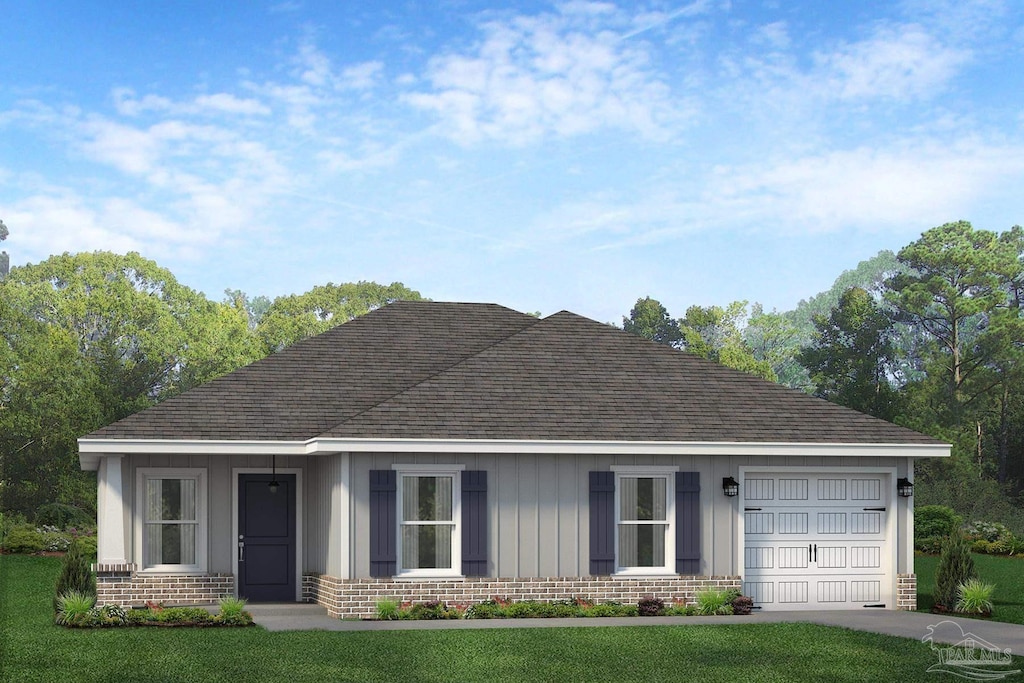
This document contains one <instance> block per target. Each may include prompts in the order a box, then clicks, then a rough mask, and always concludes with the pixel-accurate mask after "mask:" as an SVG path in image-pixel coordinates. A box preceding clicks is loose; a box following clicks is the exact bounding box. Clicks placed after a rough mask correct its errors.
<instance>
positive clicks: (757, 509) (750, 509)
mask: <svg viewBox="0 0 1024 683" xmlns="http://www.w3.org/2000/svg"><path fill="white" fill-rule="evenodd" d="M760 510H761V508H743V511H744V512H754V511H760Z"/></svg>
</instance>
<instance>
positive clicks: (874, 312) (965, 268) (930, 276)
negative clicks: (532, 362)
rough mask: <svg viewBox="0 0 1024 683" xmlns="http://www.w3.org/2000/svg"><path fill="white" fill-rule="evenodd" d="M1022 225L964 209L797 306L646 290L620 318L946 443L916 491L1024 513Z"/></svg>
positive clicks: (647, 333) (972, 507) (1023, 517)
mask: <svg viewBox="0 0 1024 683" xmlns="http://www.w3.org/2000/svg"><path fill="white" fill-rule="evenodd" d="M1022 305H1024V230H1022V229H1021V227H1020V226H1014V227H1012V228H1010V229H1009V230H1007V231H1005V232H1002V233H997V232H992V231H988V230H979V229H975V228H974V227H973V226H972V225H971V224H970V223H968V222H966V221H959V222H955V223H947V224H945V225H941V226H938V227H936V228H933V229H931V230H928V231H926V232H925V233H923V234H922V235H921V237H920V238H919V239H918V240H916V241H914V242H912V243H911V244H908V245H907V246H905V247H904V248H903V249H901V250H900V251H899V252H898V253H897V254H893V253H892V252H888V251H884V252H881V253H880V254H879V255H878V256H876V257H875V258H874V259H871V260H869V261H865V262H863V263H861V264H860V265H859V266H858V268H857V269H856V270H854V271H848V272H846V273H843V275H842V276H840V278H839V279H838V280H837V281H836V285H835V286H834V287H833V288H832V289H831V290H829V291H828V292H824V293H822V294H820V295H818V296H816V297H814V298H813V299H811V300H809V301H802V302H800V305H798V306H797V308H796V309H795V310H793V311H788V312H784V313H777V312H774V311H773V312H769V313H766V312H764V311H763V310H762V308H761V307H760V306H758V305H757V304H754V305H753V306H752V307H749V311H748V304H747V302H745V301H738V302H734V303H732V304H730V305H728V306H726V307H724V308H723V307H719V306H709V307H702V306H691V307H690V308H689V309H687V310H686V314H685V315H684V316H683V317H681V318H673V317H672V316H671V315H670V314H669V312H668V311H667V310H666V309H665V307H664V306H663V305H662V304H661V303H660V302H659V301H657V300H656V299H652V298H650V297H646V298H642V299H639V300H637V302H636V305H635V306H634V307H633V309H632V310H631V311H630V314H629V315H628V316H625V317H623V321H622V322H623V327H624V328H625V329H626V330H629V331H632V332H635V333H637V334H640V335H642V336H644V337H647V338H649V339H653V340H655V341H658V342H661V343H664V344H669V345H671V346H673V347H675V348H679V349H683V350H686V351H689V352H692V353H696V354H698V355H701V356H704V357H706V358H710V359H712V360H715V361H718V362H720V363H723V364H725V365H728V366H730V367H734V368H737V369H739V370H744V371H746V372H750V373H753V374H756V375H758V376H761V377H764V378H766V379H770V380H773V381H779V382H782V383H784V384H787V385H788V386H791V387H794V388H798V389H802V390H804V391H807V392H809V393H813V394H815V395H817V396H820V397H821V398H825V399H828V400H830V401H833V402H835V403H839V404H841V405H845V406H848V407H850V408H854V409H856V410H859V411H861V412H864V413H868V414H871V415H875V416H877V417H881V418H883V419H886V420H890V421H893V422H896V423H898V424H903V425H905V426H908V427H911V428H913V429H916V430H918V431H921V432H924V433H926V434H930V435H933V436H935V437H937V438H939V439H941V440H943V441H946V442H948V443H951V444H953V457H952V458H951V459H950V460H949V461H944V462H921V463H918V465H917V471H918V483H919V486H918V498H917V502H918V504H926V503H943V504H947V505H949V504H952V505H954V507H956V508H958V509H959V510H960V511H962V512H963V513H964V514H967V515H970V516H977V515H978V514H981V513H982V512H985V513H986V514H987V515H988V516H989V518H991V516H992V515H994V514H999V515H1000V516H1002V517H1004V518H1007V519H1009V520H1011V521H1012V522H1014V523H1015V524H1016V525H1017V526H1018V527H1024V513H1022V512H1021V506H1020V500H1019V496H1020V494H1021V492H1022V489H1024V312H1022Z"/></svg>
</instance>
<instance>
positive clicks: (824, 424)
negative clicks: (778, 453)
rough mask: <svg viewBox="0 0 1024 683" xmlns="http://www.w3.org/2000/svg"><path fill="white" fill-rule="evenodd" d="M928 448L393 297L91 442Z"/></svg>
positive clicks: (565, 332)
mask: <svg viewBox="0 0 1024 683" xmlns="http://www.w3.org/2000/svg"><path fill="white" fill-rule="evenodd" d="M317 436H322V437H334V438H370V439H374V438H379V439H390V438H396V439H453V440H459V439H502V440H505V439H510V440H570V441H577V440H579V441H676V442H762V443H764V442H775V443H851V444H858V443H860V444H864V443H873V444H874V443H878V444H937V443H938V442H937V441H935V440H934V439H932V438H931V437H928V436H925V435H923V434H919V433H917V432H914V431H911V430H909V429H905V428H902V427H898V426H896V425H893V424H891V423H889V422H885V421H883V420H879V419H876V418H873V417H870V416H867V415H864V414H862V413H858V412H856V411H853V410H850V409H848V408H843V407H841V406H837V405H835V404H832V403H829V402H827V401H823V400H821V399H817V398H813V397H810V396H807V395H806V394H803V393H801V392H799V391H795V390H792V389H787V388H785V387H782V386H780V385H778V384H773V383H771V382H767V381H764V380H761V379H759V378H757V377H754V376H752V375H748V374H745V373H742V372H739V371H736V370H732V369H729V368H726V367H724V366H721V365H718V364H717V363H713V362H710V361H707V360H704V359H702V358H698V357H696V356H693V355H691V354H688V353H684V352H680V351H676V350H674V349H671V348H669V347H667V346H663V345H661V344H656V343H654V342H650V341H647V340H645V339H641V338H640V337H637V336H635V335H632V334H629V333H627V332H623V331H622V330H619V329H617V328H614V327H611V326H609V325H604V324H601V323H597V322H595V321H593V320H589V319H587V318H583V317H580V316H578V315H575V314H573V313H569V312H566V311H563V312H561V313H557V314H555V315H552V316H549V317H548V318H545V319H543V320H537V319H536V318H532V317H530V316H526V315H523V314H521V313H517V312H515V311H512V310H510V309H507V308H503V307H500V306H494V305H485V304H451V303H435V302H397V303H394V304H390V305H388V306H385V307H384V308H381V309H379V310H377V311H374V312H372V313H369V314H367V315H365V316H362V317H360V318H357V319H355V320H353V321H351V322H348V323H345V324H344V325H340V326H338V327H336V328H334V329H333V330H331V331H329V332H326V333H324V334H322V335H319V336H317V337H313V338H311V339H307V340H305V341H302V342H299V343H297V344H295V345H293V346H291V347H289V348H288V349H285V350H284V351H281V352H280V353H277V354H275V355H273V356H270V357H268V358H265V359H263V360H261V361H259V362H257V363H254V364H252V365H249V366H247V367H244V368H241V369H239V370H236V371H235V372H232V373H229V374H228V375H225V376H224V377H222V378H220V379H217V380H214V381H213V382H210V383H208V384H206V385H204V386H201V387H198V388H196V389H193V390H192V391H189V392H186V393H184V394H182V395H180V396H178V397H176V398H173V399H169V400H167V401H165V402H163V403H161V404H160V405H157V406H155V407H153V408H150V409H148V410H145V411H143V412H141V413H138V414H136V415H133V416H131V417H128V418H126V419H124V420H121V421H119V422H116V423H114V424H112V425H110V426H108V427H104V428H103V429H100V430H98V431H96V432H93V433H92V434H90V435H89V436H87V437H85V438H86V439H89V438H114V439H121V438H123V439H225V440H243V439H244V440H275V439H282V440H306V439H310V438H314V437H317Z"/></svg>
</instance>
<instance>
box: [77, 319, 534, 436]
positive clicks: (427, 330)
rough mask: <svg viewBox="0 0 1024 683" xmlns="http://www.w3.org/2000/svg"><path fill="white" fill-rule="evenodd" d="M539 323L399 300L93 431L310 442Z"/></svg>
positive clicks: (98, 432) (140, 434)
mask: <svg viewBox="0 0 1024 683" xmlns="http://www.w3.org/2000/svg"><path fill="white" fill-rule="evenodd" d="M537 322H538V320H537V319H536V318H534V317H531V316H528V315H524V314H522V313H519V312H517V311H513V310H512V309H510V308H505V307H503V306H497V305H494V304H456V303H413V302H404V301H403V302H396V303H393V304H390V305H388V306H384V307H382V308H380V309H378V310H376V311H373V312H371V313H368V314H366V315H364V316H360V317H358V318H355V319H353V320H350V321H349V322H346V323H344V324H343V325H339V326H337V327H335V328H333V329H331V330H328V331H327V332H324V333H323V334H320V335H317V336H315V337H310V338H309V339H304V340H302V341H299V342H297V343H295V344H293V345H291V346H289V347H287V348H285V349H283V350H281V351H279V352H278V353H275V354H272V355H270V356H267V357H266V358H264V359H262V360H259V361H257V362H255V363H252V364H251V365H247V366H245V367H242V368H239V369H238V370H235V371H233V372H230V373H228V374H226V375H224V376H223V377H220V378H218V379H215V380H213V381H211V382H208V383H206V384H204V385H202V386H199V387H196V388H194V389H191V390H189V391H186V392H184V393H182V394H180V395H178V396H175V397H173V398H170V399H167V400H166V401H163V402H162V403H160V404H158V405H156V406H153V407H152V408H148V409H147V410H143V411H141V412H139V413H136V414H134V415H130V416H128V417H126V418H124V419H123V420H119V421H118V422H114V423H113V424H110V425H108V426H106V427H103V428H101V429H98V430H96V431H95V432H92V433H91V434H89V435H88V436H86V437H84V439H86V440H88V439H182V440H190V439H200V440H201V439H209V440H284V441H291V440H295V441H304V440H307V439H310V438H313V437H315V436H317V435H319V434H320V433H322V432H323V431H325V430H327V429H329V428H330V427H332V426H333V425H336V424H338V423H339V422H341V421H344V420H346V419H348V418H350V417H352V416H354V415H357V414H359V413H360V412H362V411H364V410H367V409H369V408H371V407H372V406H374V405H376V404H377V403H380V402H382V401H384V400H386V399H387V398H389V397H390V396H393V395H394V394H396V393H398V392H400V391H402V390H403V389H407V388H408V387H410V386H413V385H415V384H416V383H418V382H421V381H423V380H424V379H426V378H427V377H430V376H431V375H433V374H435V373H437V372H440V371H441V370H443V369H445V368H447V367H450V366H452V365H454V364H455V363H458V362H459V361H460V360H462V359H464V358H467V357H469V356H471V355H473V354H475V353H479V352H480V351H481V350H483V349H485V348H487V347H488V346H490V345H492V344H495V343H497V342H499V341H501V340H502V339H505V338H507V337H509V336H510V335H513V334H515V333H516V332H518V331H519V330H521V329H523V328H524V327H528V326H530V325H534V324H536V323H537Z"/></svg>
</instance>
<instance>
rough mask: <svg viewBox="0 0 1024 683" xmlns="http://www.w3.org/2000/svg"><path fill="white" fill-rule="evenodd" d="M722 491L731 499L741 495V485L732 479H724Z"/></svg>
mask: <svg viewBox="0 0 1024 683" xmlns="http://www.w3.org/2000/svg"><path fill="white" fill-rule="evenodd" d="M722 491H723V492H724V493H725V495H727V496H729V497H730V498H732V497H733V496H736V495H739V492H740V483H739V482H738V481H736V480H735V479H733V478H732V477H724V478H723V479H722Z"/></svg>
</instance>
